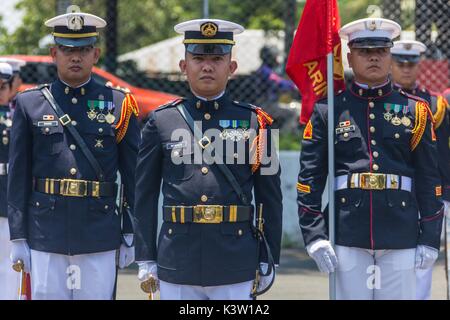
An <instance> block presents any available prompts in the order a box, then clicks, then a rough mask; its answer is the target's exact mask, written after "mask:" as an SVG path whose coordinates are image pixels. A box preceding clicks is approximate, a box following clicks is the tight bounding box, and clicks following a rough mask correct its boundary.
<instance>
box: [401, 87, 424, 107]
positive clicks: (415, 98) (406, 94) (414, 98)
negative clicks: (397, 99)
mask: <svg viewBox="0 0 450 320" xmlns="http://www.w3.org/2000/svg"><path fill="white" fill-rule="evenodd" d="M398 92H399V93H400V94H401V95H403V96H405V97H407V98H409V99H412V100H415V101H421V102H424V103H426V104H428V101H427V100H425V99H423V98H421V97H418V96H415V95H413V94H410V93H407V92H405V91H403V90H402V89H400V90H398Z"/></svg>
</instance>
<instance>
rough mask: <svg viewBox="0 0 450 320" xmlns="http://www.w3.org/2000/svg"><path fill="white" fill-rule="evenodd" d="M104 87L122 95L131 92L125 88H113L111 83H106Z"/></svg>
mask: <svg viewBox="0 0 450 320" xmlns="http://www.w3.org/2000/svg"><path fill="white" fill-rule="evenodd" d="M105 87H107V88H109V89H112V90H116V91H120V92H122V93H123V94H129V93H131V90H130V89H128V88H125V87H120V86H113V85H112V83H111V82H107V83H105Z"/></svg>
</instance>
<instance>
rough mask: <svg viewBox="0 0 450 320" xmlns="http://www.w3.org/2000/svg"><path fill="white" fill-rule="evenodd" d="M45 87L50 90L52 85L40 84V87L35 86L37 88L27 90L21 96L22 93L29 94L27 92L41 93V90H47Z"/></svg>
mask: <svg viewBox="0 0 450 320" xmlns="http://www.w3.org/2000/svg"><path fill="white" fill-rule="evenodd" d="M45 87H47V88H50V85H49V84H48V83H44V84H40V85H38V86H35V87H32V88H28V89H25V90H23V91H22V92H19V94H21V93H27V92H32V91H39V90H41V89H43V88H45Z"/></svg>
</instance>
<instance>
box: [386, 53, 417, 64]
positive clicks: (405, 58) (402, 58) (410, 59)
mask: <svg viewBox="0 0 450 320" xmlns="http://www.w3.org/2000/svg"><path fill="white" fill-rule="evenodd" d="M392 59H394V60H395V61H397V62H398V63H414V64H416V63H418V62H419V60H420V57H419V56H413V55H406V54H402V55H400V54H393V55H392Z"/></svg>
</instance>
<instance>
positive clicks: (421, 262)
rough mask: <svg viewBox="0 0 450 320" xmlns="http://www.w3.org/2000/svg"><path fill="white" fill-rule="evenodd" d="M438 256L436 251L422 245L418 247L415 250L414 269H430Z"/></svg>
mask: <svg viewBox="0 0 450 320" xmlns="http://www.w3.org/2000/svg"><path fill="white" fill-rule="evenodd" d="M438 255H439V250H438V249H435V248H432V247H428V246H424V245H418V246H417V248H416V269H429V268H431V267H432V266H433V264H434V262H435V261H436V259H437V258H438Z"/></svg>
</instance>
